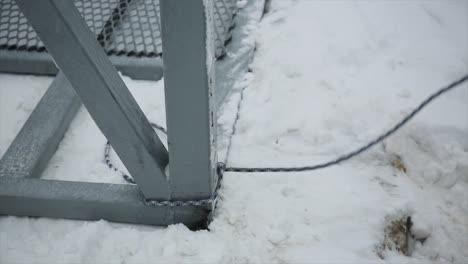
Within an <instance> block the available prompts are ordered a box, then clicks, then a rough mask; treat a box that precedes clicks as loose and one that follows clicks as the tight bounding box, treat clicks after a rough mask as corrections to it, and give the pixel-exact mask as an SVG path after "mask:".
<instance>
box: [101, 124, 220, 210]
mask: <svg viewBox="0 0 468 264" xmlns="http://www.w3.org/2000/svg"><path fill="white" fill-rule="evenodd" d="M151 126H152V127H153V128H154V129H156V130H159V131H161V132H162V133H164V134H166V135H167V130H166V129H165V128H164V127H162V126H160V125H158V124H155V123H151ZM111 148H112V146H111V144H110V142H109V141H107V143H106V146H105V148H104V161H105V163H106V164H107V166H108V167H109V169H111V170H113V171H115V172H119V173H120V174H121V176H122V178H123V179H124V180H125V181H127V182H128V183H130V184H136V182H135V180H134V179H133V178H132V176H130V175H128V174H126V173H125V172H123V171H122V170H119V169H118V168H117V167H116V166H115V165H114V164H113V163H112V162H111V160H110V150H111ZM223 173H224V170H223V167H222V166H217V169H216V174H217V176H218V179H217V183H216V187H215V189H214V191H213V194H212V195H211V196H210V197H209V198H207V199H201V200H186V201H173V200H165V201H161V200H150V199H146V200H145V201H144V203H145V204H146V205H150V206H157V207H175V206H206V205H213V206H215V205H216V201H217V200H218V192H219V189H221V184H222V181H223Z"/></svg>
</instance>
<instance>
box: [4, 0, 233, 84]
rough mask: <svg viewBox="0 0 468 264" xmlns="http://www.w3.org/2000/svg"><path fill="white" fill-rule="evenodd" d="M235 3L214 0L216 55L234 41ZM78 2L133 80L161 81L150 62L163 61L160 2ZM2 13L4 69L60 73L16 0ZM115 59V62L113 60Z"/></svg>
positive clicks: (104, 44) (120, 67)
mask: <svg viewBox="0 0 468 264" xmlns="http://www.w3.org/2000/svg"><path fill="white" fill-rule="evenodd" d="M236 1H237V0H213V3H214V5H215V8H214V20H215V21H214V22H215V23H214V24H215V30H214V31H213V33H214V38H213V39H214V45H215V48H216V51H215V53H216V56H217V57H221V56H223V55H224V54H225V42H226V41H227V40H228V39H229V38H230V30H229V28H230V27H231V25H232V23H233V22H232V21H233V20H232V18H233V15H234V13H235V12H236V10H237V7H236ZM73 2H74V4H75V6H76V7H77V8H78V10H79V11H80V14H81V16H82V17H83V18H84V20H85V21H86V23H87V25H88V27H89V28H90V29H91V31H93V33H94V34H95V35H96V36H97V39H98V42H99V43H100V44H101V46H102V47H103V48H104V50H105V51H106V53H107V54H108V55H109V56H112V57H117V58H119V59H118V61H119V62H122V63H123V64H122V63H120V64H115V63H114V66H116V67H117V69H118V70H119V71H121V72H122V73H123V74H125V75H128V76H130V77H131V78H133V79H146V80H159V79H157V78H156V77H157V76H159V77H160V76H161V74H155V72H156V71H157V70H159V69H158V67H157V66H158V65H157V64H158V63H156V65H155V63H152V62H150V61H152V60H157V61H158V62H159V63H160V61H161V60H160V59H161V53H162V45H161V30H160V27H161V26H160V10H159V9H160V7H159V0H100V1H95V0H73ZM0 14H1V16H2V19H0V71H1V72H10V73H33V74H46V75H50V74H56V72H57V70H56V69H55V68H54V65H53V62H52V60H51V58H50V57H49V56H48V55H47V51H46V50H45V47H44V44H43V42H42V41H41V39H40V38H39V37H38V35H37V33H36V32H35V31H34V29H33V28H32V27H31V26H30V23H29V22H28V21H27V19H26V18H25V17H24V15H23V14H22V12H21V10H19V9H18V6H17V5H16V4H15V2H14V0H0ZM4 53H6V54H4ZM44 55H45V56H44ZM12 58H13V59H12ZM111 61H112V62H114V60H113V59H112V58H111ZM9 65H10V66H9ZM148 66H151V67H150V68H149V67H148Z"/></svg>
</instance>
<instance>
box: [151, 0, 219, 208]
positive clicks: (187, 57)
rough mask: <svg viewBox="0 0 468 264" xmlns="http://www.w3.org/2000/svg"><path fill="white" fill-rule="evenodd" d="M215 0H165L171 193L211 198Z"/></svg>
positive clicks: (162, 14) (165, 79) (175, 197)
mask: <svg viewBox="0 0 468 264" xmlns="http://www.w3.org/2000/svg"><path fill="white" fill-rule="evenodd" d="M205 4H207V5H212V4H213V2H212V1H203V0H178V1H173V0H161V2H160V7H161V23H162V36H163V37H162V45H163V62H164V84H165V96H166V118H167V130H168V144H169V157H170V163H169V166H170V182H171V187H172V188H171V189H172V198H174V199H200V198H207V197H209V196H210V195H211V194H212V192H213V189H214V186H215V177H214V176H215V167H216V152H215V149H214V147H215V146H216V142H215V129H216V124H215V122H216V120H215V118H214V114H213V110H214V109H213V103H214V102H213V101H214V99H213V98H212V97H213V89H212V87H213V86H214V84H213V71H214V50H208V48H209V47H211V48H213V46H214V44H213V43H208V42H209V41H212V39H211V37H209V36H208V33H207V29H210V31H212V30H213V21H212V19H213V14H212V11H213V9H212V8H209V7H205Z"/></svg>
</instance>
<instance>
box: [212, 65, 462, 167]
mask: <svg viewBox="0 0 468 264" xmlns="http://www.w3.org/2000/svg"><path fill="white" fill-rule="evenodd" d="M467 80H468V74H467V75H465V76H463V77H462V78H460V79H458V80H456V81H454V82H452V83H450V84H449V85H447V86H445V87H443V88H441V89H439V90H438V91H436V92H435V93H433V94H431V95H430V96H429V97H427V98H426V99H425V100H424V101H422V103H420V104H419V105H418V106H417V107H416V108H415V109H414V110H413V111H411V112H410V113H409V114H408V115H406V116H405V117H404V118H403V119H402V120H401V121H400V122H398V123H397V124H396V125H395V126H393V127H392V128H391V129H390V130H388V131H387V132H385V133H383V134H381V135H380V136H378V137H377V138H375V139H374V140H372V141H370V142H369V143H367V144H366V145H364V146H362V147H360V148H358V149H356V150H354V151H351V152H349V153H346V154H344V155H341V156H339V157H338V158H336V159H334V160H331V161H327V162H324V163H319V164H316V165H310V166H301V167H264V168H256V167H226V165H224V164H222V165H221V166H224V168H223V169H224V171H230V172H299V171H312V170H318V169H323V168H327V167H330V166H333V165H337V164H339V163H341V162H343V161H347V160H349V159H351V158H353V157H354V156H357V155H359V154H361V153H363V152H364V151H366V150H368V149H370V148H371V147H372V146H374V145H375V144H377V143H379V142H381V141H383V140H385V139H386V138H388V137H389V136H391V135H392V134H394V133H395V132H396V131H398V130H399V129H400V128H401V127H402V126H403V125H405V124H406V123H408V121H410V120H411V119H412V118H413V117H414V116H415V115H416V114H417V113H419V112H420V111H421V110H422V109H423V108H424V107H426V106H427V105H428V104H429V103H430V102H432V101H433V100H434V99H436V98H438V97H439V96H441V95H442V94H444V93H446V92H448V91H450V90H452V89H454V88H455V87H457V86H459V85H461V84H462V83H464V82H465V81H467Z"/></svg>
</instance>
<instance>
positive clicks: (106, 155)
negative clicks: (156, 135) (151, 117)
mask: <svg viewBox="0 0 468 264" xmlns="http://www.w3.org/2000/svg"><path fill="white" fill-rule="evenodd" d="M150 124H151V126H152V127H153V128H154V129H156V130H159V131H161V132H163V133H164V134H166V135H167V131H166V129H165V128H164V127H162V126H160V125H158V124H155V123H150ZM111 149H112V146H111V144H110V142H109V141H107V143H106V147H105V148H104V162H105V163H106V165H107V167H109V169H111V170H113V171H115V172H118V173H120V175H121V176H122V178H124V180H125V181H126V182H128V183H130V184H136V182H135V180H134V179H133V178H132V176H130V175H128V174H126V173H125V172H123V171H121V170H119V169H118V168H117V167H116V166H115V165H114V164H112V162H111V160H110V150H111Z"/></svg>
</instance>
